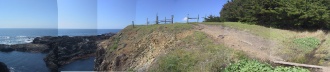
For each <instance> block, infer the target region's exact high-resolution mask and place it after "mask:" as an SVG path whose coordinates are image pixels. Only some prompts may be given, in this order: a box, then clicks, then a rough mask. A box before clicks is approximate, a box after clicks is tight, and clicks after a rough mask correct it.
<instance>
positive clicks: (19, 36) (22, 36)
mask: <svg viewBox="0 0 330 72" xmlns="http://www.w3.org/2000/svg"><path fill="white" fill-rule="evenodd" d="M16 37H18V38H25V37H27V36H16Z"/></svg>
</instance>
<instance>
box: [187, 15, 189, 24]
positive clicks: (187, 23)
mask: <svg viewBox="0 0 330 72" xmlns="http://www.w3.org/2000/svg"><path fill="white" fill-rule="evenodd" d="M187 24H189V14H188V15H187Z"/></svg>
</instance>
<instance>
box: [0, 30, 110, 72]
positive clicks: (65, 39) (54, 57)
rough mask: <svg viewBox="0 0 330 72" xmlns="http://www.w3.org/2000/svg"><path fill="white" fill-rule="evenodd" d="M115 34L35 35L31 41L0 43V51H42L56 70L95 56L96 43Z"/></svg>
mask: <svg viewBox="0 0 330 72" xmlns="http://www.w3.org/2000/svg"><path fill="white" fill-rule="evenodd" d="M113 35H115V34H113V33H107V34H102V35H97V36H74V37H69V36H58V37H52V36H44V37H37V38H35V39H34V40H33V42H32V43H28V44H17V45H4V44H0V51H2V52H11V51H21V52H43V53H48V54H47V56H46V57H45V58H44V61H45V63H46V65H47V67H48V68H50V69H51V71H52V72H58V68H60V67H61V66H63V65H65V64H68V63H71V62H73V61H75V60H78V59H83V58H89V57H91V56H95V52H96V49H97V43H98V42H99V41H101V40H105V39H109V38H110V37H111V36H113Z"/></svg>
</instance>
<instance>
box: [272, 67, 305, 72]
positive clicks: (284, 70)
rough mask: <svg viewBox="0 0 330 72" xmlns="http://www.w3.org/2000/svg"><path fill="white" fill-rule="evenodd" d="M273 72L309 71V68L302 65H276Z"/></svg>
mask: <svg viewBox="0 0 330 72" xmlns="http://www.w3.org/2000/svg"><path fill="white" fill-rule="evenodd" d="M273 72H309V70H308V69H304V68H300V67H282V66H279V67H276V68H275V69H274V71H273Z"/></svg>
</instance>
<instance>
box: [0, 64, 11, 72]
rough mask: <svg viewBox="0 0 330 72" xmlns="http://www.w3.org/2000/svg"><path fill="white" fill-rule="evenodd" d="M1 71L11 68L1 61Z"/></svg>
mask: <svg viewBox="0 0 330 72" xmlns="http://www.w3.org/2000/svg"><path fill="white" fill-rule="evenodd" d="M0 72H9V69H8V67H7V65H6V64H5V63H2V62H0Z"/></svg>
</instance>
